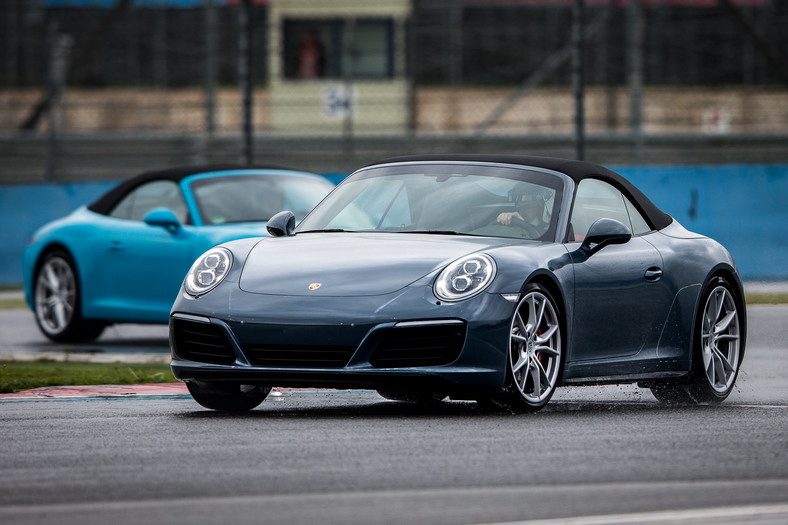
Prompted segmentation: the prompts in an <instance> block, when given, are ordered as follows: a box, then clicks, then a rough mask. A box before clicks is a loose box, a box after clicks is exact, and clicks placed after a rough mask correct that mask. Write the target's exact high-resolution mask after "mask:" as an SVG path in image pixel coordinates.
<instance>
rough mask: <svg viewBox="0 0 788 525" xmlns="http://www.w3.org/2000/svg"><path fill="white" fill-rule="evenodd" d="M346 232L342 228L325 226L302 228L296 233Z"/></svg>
mask: <svg viewBox="0 0 788 525" xmlns="http://www.w3.org/2000/svg"><path fill="white" fill-rule="evenodd" d="M341 232H347V230H343V229H342V228H326V229H325V230H302V231H300V232H298V233H341Z"/></svg>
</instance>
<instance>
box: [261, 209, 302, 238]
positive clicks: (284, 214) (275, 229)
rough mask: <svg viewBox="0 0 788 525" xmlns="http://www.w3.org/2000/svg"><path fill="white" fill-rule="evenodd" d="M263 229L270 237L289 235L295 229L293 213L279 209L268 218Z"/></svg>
mask: <svg viewBox="0 0 788 525" xmlns="http://www.w3.org/2000/svg"><path fill="white" fill-rule="evenodd" d="M265 229H266V230H268V233H269V234H270V235H271V237H290V236H291V235H293V230H295V215H293V212H292V211H280V212H279V213H277V214H276V215H274V216H273V217H271V218H270V219H268V224H266V226H265Z"/></svg>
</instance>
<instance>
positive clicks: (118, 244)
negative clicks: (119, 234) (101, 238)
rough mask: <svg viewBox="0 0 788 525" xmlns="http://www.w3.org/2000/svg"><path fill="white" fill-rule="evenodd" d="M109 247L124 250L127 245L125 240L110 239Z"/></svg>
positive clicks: (118, 250)
mask: <svg viewBox="0 0 788 525" xmlns="http://www.w3.org/2000/svg"><path fill="white" fill-rule="evenodd" d="M109 249H110V250H112V251H113V252H122V251H124V250H125V249H126V245H125V244H123V241H109Z"/></svg>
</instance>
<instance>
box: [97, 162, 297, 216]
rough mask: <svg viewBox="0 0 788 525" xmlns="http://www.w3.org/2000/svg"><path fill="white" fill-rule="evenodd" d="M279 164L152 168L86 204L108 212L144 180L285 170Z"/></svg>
mask: <svg viewBox="0 0 788 525" xmlns="http://www.w3.org/2000/svg"><path fill="white" fill-rule="evenodd" d="M287 169H288V168H283V167H281V166H260V165H256V166H242V165H240V164H205V165H202V166H179V167H175V168H167V169H163V170H153V171H146V172H145V173H141V174H140V175H137V176H136V177H132V178H130V179H128V180H126V181H124V182H121V183H120V184H118V185H117V186H115V187H114V188H112V189H111V190H109V191H108V192H107V193H105V194H104V195H102V196H101V197H99V198H98V199H97V200H96V201H94V202H93V203H91V204H89V205H88V209H89V210H90V211H93V212H96V213H101V214H102V215H106V214H108V213H109V212H110V211H112V209H113V208H114V207H115V205H116V204H117V203H118V201H120V200H121V199H122V198H123V197H125V196H126V194H128V193H129V192H130V191H131V190H133V189H134V188H136V187H137V186H141V185H143V184H145V183H146V182H151V181H154V180H171V181H173V182H176V183H177V182H180V181H181V180H183V179H185V178H186V177H189V176H190V175H196V174H198V173H210V172H213V171H229V170H233V171H234V170H287Z"/></svg>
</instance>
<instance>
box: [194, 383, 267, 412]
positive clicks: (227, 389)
mask: <svg viewBox="0 0 788 525" xmlns="http://www.w3.org/2000/svg"><path fill="white" fill-rule="evenodd" d="M186 387H187V388H188V389H189V394H191V396H192V398H193V399H194V400H195V401H197V403H199V404H200V405H202V406H204V407H205V408H209V409H211V410H218V411H220V412H246V411H247V410H252V409H253V408H255V407H256V406H258V405H259V404H260V403H262V402H263V401H264V400H265V398H266V397H268V394H269V393H270V392H271V387H263V386H259V385H241V384H236V383H231V384H226V385H225V384H217V385H213V384H203V383H186Z"/></svg>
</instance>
